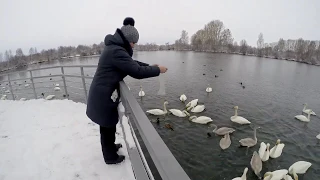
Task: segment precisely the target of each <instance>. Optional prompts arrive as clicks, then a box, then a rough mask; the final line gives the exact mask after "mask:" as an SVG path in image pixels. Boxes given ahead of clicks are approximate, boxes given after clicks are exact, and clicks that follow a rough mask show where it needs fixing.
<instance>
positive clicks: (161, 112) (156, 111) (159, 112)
mask: <svg viewBox="0 0 320 180" xmlns="http://www.w3.org/2000/svg"><path fill="white" fill-rule="evenodd" d="M167 104H169V103H168V102H167V101H165V102H164V103H163V110H162V109H150V110H148V111H146V112H147V113H149V114H153V115H156V116H160V115H165V114H167V113H168V111H167V108H166V105H167Z"/></svg>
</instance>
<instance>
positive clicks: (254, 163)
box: [250, 151, 262, 176]
mask: <svg viewBox="0 0 320 180" xmlns="http://www.w3.org/2000/svg"><path fill="white" fill-rule="evenodd" d="M250 165H251V168H252V170H253V171H254V173H255V174H256V175H257V176H260V172H261V170H262V161H261V158H260V156H259V154H258V153H257V151H254V153H253V155H252V158H251V161H250Z"/></svg>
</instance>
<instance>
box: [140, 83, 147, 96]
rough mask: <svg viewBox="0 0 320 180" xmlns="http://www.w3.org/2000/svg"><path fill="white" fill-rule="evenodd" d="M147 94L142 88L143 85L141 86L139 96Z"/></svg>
mask: <svg viewBox="0 0 320 180" xmlns="http://www.w3.org/2000/svg"><path fill="white" fill-rule="evenodd" d="M145 95H146V93H144V91H143V90H142V86H140V91H139V96H140V97H143V96H145Z"/></svg>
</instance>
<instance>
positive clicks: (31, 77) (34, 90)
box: [29, 71, 38, 99]
mask: <svg viewBox="0 0 320 180" xmlns="http://www.w3.org/2000/svg"><path fill="white" fill-rule="evenodd" d="M29 72H30V81H31V83H32V90H33V94H34V98H35V99H38V98H37V93H36V88H35V86H34V82H33V76H32V71H29Z"/></svg>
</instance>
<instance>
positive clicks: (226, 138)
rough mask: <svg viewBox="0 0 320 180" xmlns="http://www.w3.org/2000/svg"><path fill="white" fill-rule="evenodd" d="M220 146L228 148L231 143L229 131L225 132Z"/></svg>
mask: <svg viewBox="0 0 320 180" xmlns="http://www.w3.org/2000/svg"><path fill="white" fill-rule="evenodd" d="M219 145H220V148H221V149H223V150H225V149H228V148H229V147H230V145H231V140H230V135H229V133H227V134H225V135H224V137H223V138H221V140H220V143H219Z"/></svg>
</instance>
